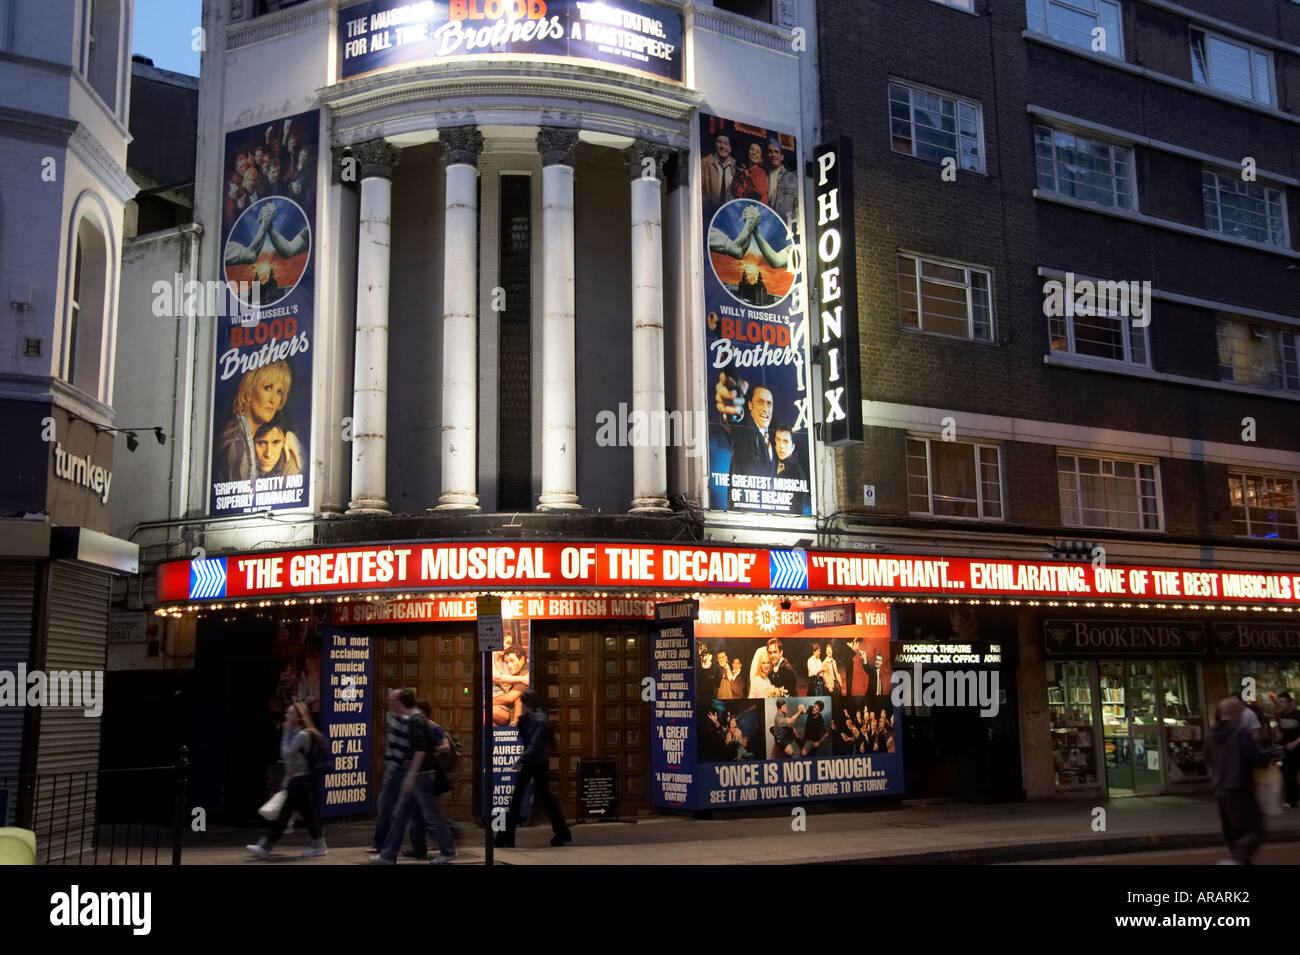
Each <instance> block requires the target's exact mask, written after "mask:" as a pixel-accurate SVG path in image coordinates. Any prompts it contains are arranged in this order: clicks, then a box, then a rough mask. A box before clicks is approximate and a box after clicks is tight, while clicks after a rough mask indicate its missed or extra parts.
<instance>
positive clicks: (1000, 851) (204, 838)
mask: <svg viewBox="0 0 1300 955" xmlns="http://www.w3.org/2000/svg"><path fill="white" fill-rule="evenodd" d="M1095 805H1100V806H1102V807H1104V808H1105V810H1106V831H1105V832H1094V831H1093V830H1092V821H1093V815H1092V811H1093V807H1094V806H1095ZM792 821H793V818H792V817H791V816H788V815H774V814H770V813H769V814H765V815H762V816H755V817H749V818H737V817H729V818H722V819H692V818H690V817H682V816H667V815H645V816H640V817H638V819H637V821H636V822H634V823H596V824H587V825H580V826H574V827H573V834H574V838H573V842H572V843H571V844H569V845H567V846H564V847H562V848H551V846H550V845H549V844H548V843H549V841H550V837H551V832H550V829H549V828H548V827H546V826H545V825H537V826H531V827H528V828H524V829H520V830H519V833H518V839H517V845H518V848H516V849H499V850H497V851H496V853H495V856H496V861H497V862H498V863H502V864H507V865H710V864H718V865H735V864H738V863H739V864H745V863H764V862H770V863H773V864H781V865H798V864H801V863H813V862H863V863H874V864H877V865H890V864H953V863H989V862H1011V861H1020V860H1026V859H1051V858H1060V859H1064V858H1067V857H1070V856H1076V855H1093V854H1113V853H1121V852H1135V851H1139V850H1142V851H1151V850H1154V849H1176V848H1192V847H1198V846H1218V845H1221V844H1222V836H1221V834H1220V829H1219V816H1218V810H1217V808H1216V807H1215V803H1214V800H1213V799H1212V798H1210V797H1209V796H1145V797H1135V798H1129V799H1113V800H1110V801H1107V802H1101V803H1093V802H1092V801H1079V802H1065V803H1060V802H1051V803H1009V804H997V805H988V806H972V805H965V804H954V803H948V804H943V805H934V806H907V807H902V808H888V809H879V810H857V811H849V810H839V811H835V810H832V809H830V808H828V807H827V806H825V805H821V806H812V807H809V811H808V815H807V818H806V819H805V820H804V821H805V824H806V829H805V831H802V832H797V831H795V830H794V829H793V828H792V825H791V823H792ZM1265 825H1266V827H1267V829H1268V836H1267V837H1266V842H1296V841H1300V810H1286V811H1284V812H1283V814H1282V815H1280V816H1269V817H1266V819H1265ZM372 826H373V823H370V822H352V823H345V824H334V825H329V826H326V831H325V835H326V839H327V841H328V843H329V847H330V850H329V855H328V856H327V857H326V858H324V859H318V860H305V859H301V858H300V857H299V853H300V852H301V851H302V850H303V849H305V848H306V847H307V844H308V839H307V834H306V833H305V832H302V831H301V830H300V831H298V832H294V833H292V834H290V835H289V836H287V837H286V838H285V839H284V840H283V841H282V842H281V844H280V847H279V849H278V850H277V856H276V859H277V860H278V861H279V862H281V863H284V862H292V863H294V864H299V865H329V864H333V865H365V864H367V863H368V857H367V855H366V853H365V848H366V846H367V845H368V844H369V840H370V835H371V829H372ZM461 828H462V831H463V832H464V835H463V837H462V838H461V839H460V840H459V842H458V844H457V848H458V855H457V860H456V861H457V863H458V864H465V863H471V864H472V863H477V864H480V865H481V864H482V863H483V854H484V853H483V833H482V830H481V829H477V828H469V827H466V826H462V827H461ZM257 835H258V833H257V832H255V831H251V830H234V829H226V830H218V829H214V830H211V831H209V832H206V833H197V834H193V837H192V841H191V840H187V844H186V846H185V851H184V862H185V864H186V865H243V864H249V865H266V864H267V863H265V862H261V861H259V860H256V859H253V858H252V857H250V856H248V855H247V854H246V853H245V852H244V851H243V846H244V844H245V843H248V842H252V841H254V840H255V839H256V837H257ZM196 843H197V844H196ZM399 864H403V865H412V864H422V863H417V862H416V860H412V859H401V860H399Z"/></svg>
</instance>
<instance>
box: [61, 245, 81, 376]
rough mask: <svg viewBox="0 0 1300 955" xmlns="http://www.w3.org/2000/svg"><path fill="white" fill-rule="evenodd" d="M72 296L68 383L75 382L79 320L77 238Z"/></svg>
mask: <svg viewBox="0 0 1300 955" xmlns="http://www.w3.org/2000/svg"><path fill="white" fill-rule="evenodd" d="M72 255H73V258H72V295H71V296H69V299H70V301H71V304H70V305H69V306H68V368H67V372H66V373H65V374H64V376H63V377H64V378H65V379H66V380H68V381H75V380H76V374H77V324H78V322H79V321H80V320H81V262H82V254H81V237H80V236H78V237H77V242H76V245H75V247H74V251H73V253H72Z"/></svg>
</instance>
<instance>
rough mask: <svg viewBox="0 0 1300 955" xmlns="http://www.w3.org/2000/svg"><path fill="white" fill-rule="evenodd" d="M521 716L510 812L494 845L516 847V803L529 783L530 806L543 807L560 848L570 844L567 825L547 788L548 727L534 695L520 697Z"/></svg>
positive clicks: (570, 834) (552, 843)
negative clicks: (521, 749)
mask: <svg viewBox="0 0 1300 955" xmlns="http://www.w3.org/2000/svg"><path fill="white" fill-rule="evenodd" d="M519 702H520V704H521V705H522V707H523V715H522V716H521V717H520V718H519V741H520V742H521V743H523V744H524V752H523V755H522V756H520V757H519V762H517V763H515V767H514V768H515V773H516V775H515V791H514V793H513V794H512V795H511V797H510V811H509V812H508V813H507V814H506V831H505V832H502V833H498V834H497V837H496V845H497V846H498V847H499V848H504V849H512V848H514V845H515V827H516V826H517V825H518V824H519V804H520V803H521V802H522V801H523V798H524V790H525V789H527V788H528V783H529V782H530V781H531V782H532V784H533V805H539V804H540V805H545V806H546V813H547V815H549V816H550V818H551V830H552V831H553V832H554V833H555V834H554V835H553V836H552V837H551V845H553V846H562V845H564V844H565V843H566V842H572V841H573V833H572V832H570V831H569V824H568V823H567V822H565V821H564V813H563V812H562V811H561V809H560V804H559V803H558V802H556V800H555V796H554V795H553V794H552V793H551V788H550V785H549V771H550V762H549V757H548V754H547V747H548V744H549V740H550V728H549V727H548V726H547V725H546V711H545V710H543V709H542V707H541V702H540V700H539V699H538V697H537V694H536V693H534V692H533V691H532V690H529V691H528V692H527V693H525V694H524V695H523V696H521V697H520V698H519Z"/></svg>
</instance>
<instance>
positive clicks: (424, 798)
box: [372, 710, 456, 865]
mask: <svg viewBox="0 0 1300 955" xmlns="http://www.w3.org/2000/svg"><path fill="white" fill-rule="evenodd" d="M407 729H408V736H409V738H410V743H411V759H410V762H409V764H408V765H407V768H406V773H405V775H404V776H403V777H402V782H401V798H399V799H398V801H397V808H396V809H395V810H394V813H393V824H392V826H391V827H390V828H389V830H388V842H387V843H386V844H385V845H384V847H383V850H382V851H381V852H380V853H379V855H378V856H376V857H375V858H374V859H372V861H374V862H379V863H383V864H385V865H394V864H395V863H396V862H397V850H398V849H399V848H401V845H402V833H403V831H404V830H405V829H406V825H407V823H408V822H409V821H410V819H411V817H412V814H413V813H414V812H416V811H417V808H418V811H419V813H420V815H421V816H422V817H423V819H424V824H425V827H426V829H427V830H428V833H429V836H430V837H432V838H434V839H437V840H438V855H436V856H434V857H433V858H432V859H431V860H430V861H429V864H430V865H445V864H447V863H448V862H451V861H452V860H453V859H455V858H456V843H455V842H454V841H453V840H452V837H451V827H450V826H449V825H447V820H446V818H445V817H444V816H443V814H442V812H441V811H439V809H438V788H439V787H438V777H439V775H440V773H441V769H440V767H439V765H438V760H439V758H440V757H441V756H442V755H444V754H447V753H449V752H450V751H451V742H450V741H449V740H448V739H447V733H446V732H445V731H444V730H443V728H442V727H441V726H439V725H438V724H437V723H434V722H433V721H432V720H430V719H429V718H428V717H426V716H425V715H424V713H422V712H420V710H415V711H414V712H412V713H410V714H408V716H407Z"/></svg>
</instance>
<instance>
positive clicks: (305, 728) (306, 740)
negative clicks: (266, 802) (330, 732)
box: [244, 703, 325, 859]
mask: <svg viewBox="0 0 1300 955" xmlns="http://www.w3.org/2000/svg"><path fill="white" fill-rule="evenodd" d="M323 743H324V740H323V738H322V737H321V734H320V732H319V731H318V730H317V729H316V727H315V726H314V725H312V721H311V711H310V710H308V709H307V705H306V704H305V703H291V704H290V705H289V707H288V708H287V709H286V710H285V711H284V723H283V725H282V727H281V730H280V758H281V759H282V760H284V782H283V784H282V785H281V787H280V788H281V789H283V790H285V799H284V805H283V806H281V807H280V816H279V818H277V819H276V820H275V822H273V823H272V824H271V828H270V830H269V831H268V832H267V834H266V835H264V836H262V838H260V839H258V840H257V842H256V843H254V844H253V845H251V846H245V847H244V848H245V849H247V850H248V851H249V852H251V853H252V854H253V855H255V856H257V857H258V858H259V859H266V858H269V857H270V855H271V850H272V849H274V848H275V844H276V843H277V842H279V841H280V836H282V835H283V834H284V828H285V826H287V825H288V824H289V818H290V817H291V816H292V815H293V814H294V813H295V812H297V813H300V814H301V815H302V819H303V822H305V823H306V824H307V832H308V833H310V834H311V847H310V848H309V849H307V850H306V851H305V852H303V857H304V858H307V859H314V858H317V857H319V856H323V855H325V834H324V833H323V832H322V831H321V826H320V818H319V817H318V816H317V815H316V780H315V779H314V778H313V777H312V772H311V753H312V749H313V748H314V747H316V746H320V745H323Z"/></svg>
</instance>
